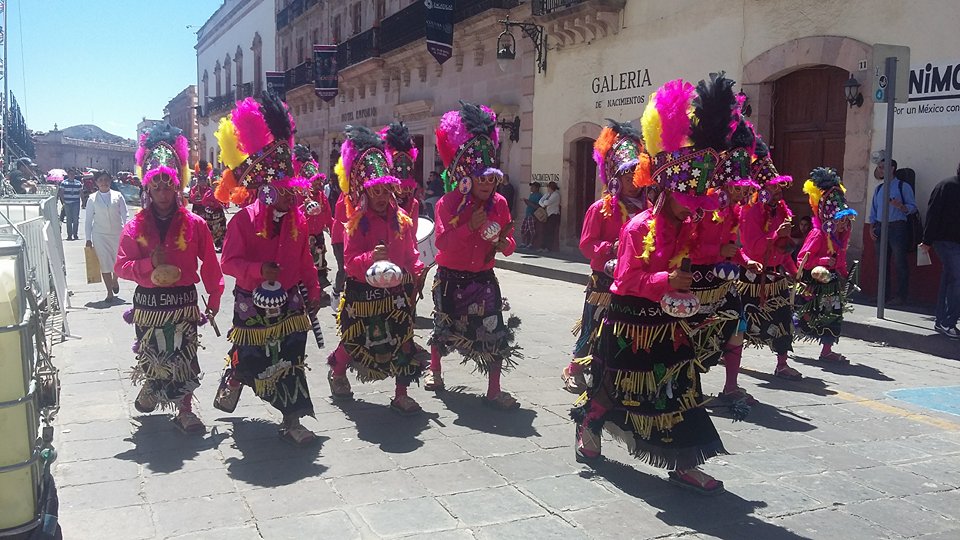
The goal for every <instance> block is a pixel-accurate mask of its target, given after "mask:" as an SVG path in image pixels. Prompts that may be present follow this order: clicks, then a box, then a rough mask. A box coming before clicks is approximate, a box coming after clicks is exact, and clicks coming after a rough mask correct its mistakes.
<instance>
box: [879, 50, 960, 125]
mask: <svg viewBox="0 0 960 540" xmlns="http://www.w3.org/2000/svg"><path fill="white" fill-rule="evenodd" d="M908 90H909V95H910V98H909V100H908V101H907V103H902V104H901V103H898V104H896V106H895V107H894V113H895V114H896V115H897V127H898V128H900V127H920V126H923V127H930V126H960V58H952V59H948V60H928V61H926V62H918V63H915V64H913V65H911V66H910V82H909V86H908Z"/></svg>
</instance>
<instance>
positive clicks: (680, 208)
mask: <svg viewBox="0 0 960 540" xmlns="http://www.w3.org/2000/svg"><path fill="white" fill-rule="evenodd" d="M667 211H668V212H670V215H672V216H673V217H674V219H676V220H677V221H685V220H686V219H687V218H688V217H690V216H692V215H693V210H691V209H689V208H687V207H686V206H684V205H683V204H680V201H678V200H677V199H675V198H674V197H673V196H672V195H669V194H668V196H667Z"/></svg>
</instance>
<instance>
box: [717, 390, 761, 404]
mask: <svg viewBox="0 0 960 540" xmlns="http://www.w3.org/2000/svg"><path fill="white" fill-rule="evenodd" d="M717 398H718V399H720V401H722V402H724V403H727V404H730V403H736V402H738V401H742V402H744V403H746V404H747V405H750V406H751V407H752V406H754V405H759V404H760V402H759V401H757V398H755V397H753V396H751V395H750V394H749V393H748V392H747V391H746V390H744V389H743V388H740V387H739V386H738V387H736V388H735V389H733V390H724V391H722V392H720V393H719V394H717Z"/></svg>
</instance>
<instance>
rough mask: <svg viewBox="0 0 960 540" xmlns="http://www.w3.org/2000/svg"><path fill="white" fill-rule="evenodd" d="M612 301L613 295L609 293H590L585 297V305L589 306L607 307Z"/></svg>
mask: <svg viewBox="0 0 960 540" xmlns="http://www.w3.org/2000/svg"><path fill="white" fill-rule="evenodd" d="M611 300H613V294H611V293H609V292H597V291H592V292H591V293H590V294H589V295H587V303H588V304H590V305H591V306H600V307H608V306H609V305H610V301H611Z"/></svg>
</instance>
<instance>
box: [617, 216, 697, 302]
mask: <svg viewBox="0 0 960 540" xmlns="http://www.w3.org/2000/svg"><path fill="white" fill-rule="evenodd" d="M651 217H653V210H652V209H648V210H645V211H643V212H642V213H640V214H638V215H636V216H634V217H633V219H631V220H630V221H629V222H627V224H626V225H624V226H623V230H622V231H620V247H619V249H618V250H617V270H616V272H614V276H613V285H611V286H610V292H612V293H614V294H619V295H621V296H638V297H641V298H646V299H648V300H653V301H657V302H659V301H660V299H661V298H663V295H664V294H665V293H666V292H667V291H670V290H671V287H670V272H671V271H672V270H673V268H670V259H672V258H673V257H674V256H675V255H676V253H677V251H678V250H679V249H681V246H680V245H679V244H680V243H681V241H682V240H681V239H682V238H689V237H690V233H691V232H692V228H693V227H695V226H696V225H695V224H693V223H681V224H679V225H678V224H674V223H672V222H671V221H670V220H668V219H666V218H665V217H663V216H657V217H656V218H655V220H656V223H655V225H654V229H655V230H654V234H655V237H654V239H655V246H656V249H654V251H653V252H651V253H650V255H649V259H648V260H646V261H645V260H644V259H643V257H642V255H643V253H644V242H643V240H644V238H645V237H646V236H647V233H648V232H649V231H650V227H649V225H648V223H647V222H648V221H649V220H650V219H651Z"/></svg>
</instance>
